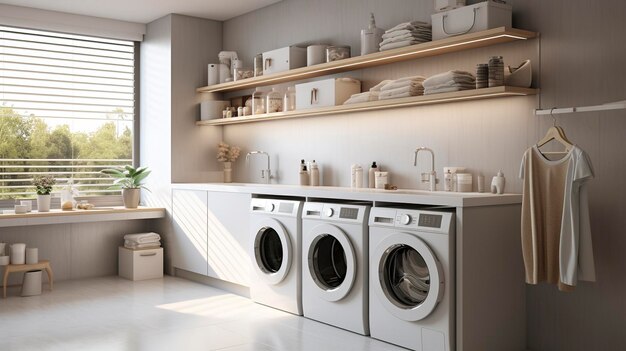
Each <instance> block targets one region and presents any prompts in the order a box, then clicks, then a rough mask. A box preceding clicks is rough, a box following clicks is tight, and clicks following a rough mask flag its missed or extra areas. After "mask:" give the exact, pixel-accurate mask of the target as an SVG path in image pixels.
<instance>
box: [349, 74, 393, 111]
mask: <svg viewBox="0 0 626 351" xmlns="http://www.w3.org/2000/svg"><path fill="white" fill-rule="evenodd" d="M389 82H392V81H391V80H383V81H382V82H380V83H378V84H376V85H375V86H374V87H372V88H371V89H370V90H369V91H366V92H364V93H359V94H354V95H352V96H350V98H349V99H348V100H346V102H344V103H343V104H344V105H348V104H357V103H359V102H369V101H376V100H378V96H379V95H380V92H381V91H380V89H381V88H382V87H383V86H384V85H385V84H387V83H389Z"/></svg>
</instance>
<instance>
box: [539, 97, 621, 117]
mask: <svg viewBox="0 0 626 351" xmlns="http://www.w3.org/2000/svg"><path fill="white" fill-rule="evenodd" d="M624 109H626V100H622V101H616V102H609V103H606V104H602V105H595V106H581V107H561V108H556V107H555V108H549V109H543V110H535V115H536V116H541V115H559V114H564V113H576V112H593V111H608V110H624Z"/></svg>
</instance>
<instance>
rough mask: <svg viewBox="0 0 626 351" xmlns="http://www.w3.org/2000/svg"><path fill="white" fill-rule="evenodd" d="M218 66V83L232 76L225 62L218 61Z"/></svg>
mask: <svg viewBox="0 0 626 351" xmlns="http://www.w3.org/2000/svg"><path fill="white" fill-rule="evenodd" d="M218 66H219V71H220V83H224V82H226V80H227V79H232V78H233V75H232V74H230V67H229V66H228V65H227V64H225V63H220V64H219V65H218Z"/></svg>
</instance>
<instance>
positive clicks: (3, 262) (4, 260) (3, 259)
mask: <svg viewBox="0 0 626 351" xmlns="http://www.w3.org/2000/svg"><path fill="white" fill-rule="evenodd" d="M9 263H11V260H10V258H9V256H0V266H7V265H8V264H9Z"/></svg>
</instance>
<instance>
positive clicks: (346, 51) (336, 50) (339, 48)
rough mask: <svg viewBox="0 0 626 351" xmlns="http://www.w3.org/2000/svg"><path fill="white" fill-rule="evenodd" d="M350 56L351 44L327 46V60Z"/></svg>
mask: <svg viewBox="0 0 626 351" xmlns="http://www.w3.org/2000/svg"><path fill="white" fill-rule="evenodd" d="M347 58H350V46H347V45H336V46H329V47H327V48H326V62H332V61H337V60H343V59H347Z"/></svg>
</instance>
